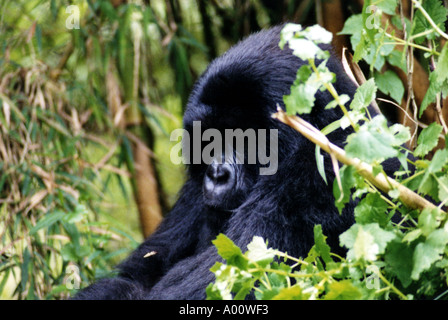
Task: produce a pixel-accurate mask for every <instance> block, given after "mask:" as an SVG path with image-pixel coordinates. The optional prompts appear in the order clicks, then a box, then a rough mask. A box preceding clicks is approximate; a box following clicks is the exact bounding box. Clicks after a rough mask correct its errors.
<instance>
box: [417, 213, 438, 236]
mask: <svg viewBox="0 0 448 320" xmlns="http://www.w3.org/2000/svg"><path fill="white" fill-rule="evenodd" d="M441 219H442V216H441V213H440V210H439V209H437V208H435V209H432V210H431V209H428V208H425V209H423V211H422V212H421V213H420V215H419V216H418V227H419V228H420V230H421V231H422V233H423V235H425V236H429V235H430V234H431V233H432V232H433V231H434V230H436V229H437V228H438V227H439V226H440V223H441Z"/></svg>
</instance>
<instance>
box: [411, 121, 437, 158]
mask: <svg viewBox="0 0 448 320" xmlns="http://www.w3.org/2000/svg"><path fill="white" fill-rule="evenodd" d="M442 129H443V128H442V126H441V125H439V124H437V123H436V122H433V123H431V124H430V125H429V126H428V127H426V128H424V129H423V130H422V132H421V133H420V135H419V136H418V139H417V148H415V151H414V154H415V155H416V156H418V157H424V156H426V155H427V154H428V153H429V152H430V151H431V150H433V149H434V148H435V147H436V146H437V144H438V142H439V135H440V133H441V132H442Z"/></svg>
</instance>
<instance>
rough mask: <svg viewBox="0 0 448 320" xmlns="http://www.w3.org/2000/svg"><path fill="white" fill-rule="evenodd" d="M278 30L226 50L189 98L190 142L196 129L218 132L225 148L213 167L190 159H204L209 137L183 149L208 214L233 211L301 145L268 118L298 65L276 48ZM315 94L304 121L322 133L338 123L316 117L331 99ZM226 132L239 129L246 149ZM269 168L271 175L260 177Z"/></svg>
mask: <svg viewBox="0 0 448 320" xmlns="http://www.w3.org/2000/svg"><path fill="white" fill-rule="evenodd" d="M280 30H281V27H275V28H272V29H270V30H268V31H262V32H261V33H260V34H255V35H252V36H251V37H249V38H247V39H245V40H244V41H243V42H241V43H240V44H237V45H236V46H234V47H233V48H231V49H230V50H228V51H227V52H226V53H225V54H224V55H223V56H221V57H220V58H218V59H216V60H215V61H213V62H212V63H211V64H210V65H209V67H208V68H207V70H206V71H205V72H204V74H203V75H202V76H201V78H200V79H199V80H198V81H197V83H196V84H195V87H194V89H193V91H192V94H191V96H190V99H189V102H188V105H187V108H186V111H185V114H184V128H185V130H186V131H187V132H188V133H189V136H190V137H194V136H195V132H194V131H195V126H196V129H197V130H200V132H201V134H203V133H207V132H209V131H210V130H215V131H216V132H217V133H219V135H220V137H222V138H220V139H219V141H213V142H214V143H216V144H217V145H219V146H220V147H221V146H222V147H221V148H220V149H222V150H224V149H225V150H226V154H224V153H222V154H221V153H219V154H215V155H214V158H213V159H211V161H208V162H207V161H204V159H203V157H201V159H200V160H199V159H198V160H197V161H195V160H194V159H193V157H194V156H198V155H202V156H203V155H204V150H205V149H204V147H205V143H206V141H204V140H207V141H210V140H213V139H209V138H207V139H202V140H200V141H197V140H198V139H195V138H193V139H192V140H191V139H190V146H184V148H185V147H186V149H189V151H188V155H189V157H190V158H189V161H188V163H189V166H188V172H189V179H192V180H194V181H196V183H197V185H198V187H199V185H201V187H200V188H201V190H202V191H203V201H204V204H205V205H206V206H207V207H209V208H213V209H215V210H219V211H234V210H235V209H237V208H238V207H239V206H240V205H241V204H242V203H244V201H245V199H246V198H247V196H248V195H249V194H250V192H251V190H252V189H253V186H254V185H255V184H256V183H257V181H259V179H260V178H263V177H262V176H264V175H273V174H275V173H276V170H277V167H278V164H279V163H281V162H282V161H283V160H284V159H285V158H286V157H287V156H288V155H289V154H291V153H292V152H294V150H295V149H297V148H298V147H300V146H301V145H303V138H301V137H300V135H298V134H297V132H294V131H293V130H292V129H290V128H289V127H287V126H285V125H283V124H282V123H280V122H279V121H278V120H275V119H273V118H272V114H273V113H275V112H276V109H277V107H278V106H283V96H284V95H287V94H289V92H290V86H291V84H292V83H293V82H294V80H295V78H296V72H297V70H298V68H299V67H300V66H301V65H302V64H303V61H301V60H299V59H298V58H297V57H295V56H293V55H292V54H291V51H290V50H289V49H285V50H280V49H279V40H280V37H279V34H280ZM351 89H352V88H351ZM319 94H320V96H321V97H320V100H321V101H322V103H319V105H317V106H316V111H314V112H313V114H312V115H307V116H305V118H306V119H308V120H310V119H309V118H310V117H311V118H314V119H312V123H314V124H315V125H317V126H318V127H321V128H322V127H323V126H324V125H326V124H328V123H329V121H331V120H336V117H334V112H333V111H329V114H330V115H331V114H333V116H332V117H330V118H326V119H322V117H317V116H316V115H317V114H318V113H319V112H321V110H322V109H323V106H325V102H326V101H327V100H328V101H330V100H329V99H330V97H329V95H328V94H326V93H319ZM198 126H200V128H198ZM229 130H234V131H235V132H236V131H237V130H240V131H239V135H238V134H236V135H235V137H234V138H236V139H242V140H243V142H244V146H243V147H240V148H238V145H236V146H235V143H234V142H235V139H233V140H232V139H231V141H228V140H229V139H224V138H227V135H226V133H227V132H228V131H229ZM263 130H264V131H263ZM249 131H250V132H249ZM250 134H252V135H250ZM206 135H207V134H206ZM241 135H243V136H241ZM254 136H255V138H254V139H255V140H251V138H253V137H254ZM215 139H216V137H215ZM198 143H199V144H201V143H202V144H201V145H200V146H198V145H197V144H198ZM194 144H196V146H194ZM229 145H230V147H229ZM255 146H256V147H255ZM226 147H229V149H230V150H231V151H230V152H227V150H229V149H226ZM235 147H236V148H235ZM263 147H264V150H262V148H263ZM195 148H196V149H195ZM188 155H187V157H188ZM266 168H270V170H269V171H268V173H266V172H265V173H263V170H264V169H266ZM260 173H261V174H260Z"/></svg>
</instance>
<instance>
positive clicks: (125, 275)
mask: <svg viewBox="0 0 448 320" xmlns="http://www.w3.org/2000/svg"><path fill="white" fill-rule="evenodd" d="M280 30H281V27H275V28H272V29H269V30H267V31H262V32H259V33H257V34H254V35H252V36H250V37H248V38H247V39H246V40H244V41H242V42H240V43H239V44H237V45H236V46H234V47H233V48H231V49H230V50H229V51H228V52H227V53H225V54H224V55H223V56H222V57H220V58H218V59H217V60H215V61H214V62H212V63H211V64H210V66H209V68H208V69H207V71H206V72H205V73H204V74H203V75H202V77H201V78H200V79H199V80H198V82H197V84H196V85H195V87H194V90H193V92H192V94H191V96H190V100H189V103H188V106H187V109H186V112H185V115H184V126H185V128H186V129H187V130H189V131H191V130H192V122H193V121H202V126H203V127H204V128H208V127H210V128H242V129H243V130H244V129H246V128H255V129H258V128H267V129H278V130H279V141H278V142H279V147H278V152H279V155H278V159H279V167H278V172H277V173H276V174H275V175H272V176H258V177H255V178H254V175H253V174H252V173H251V174H250V177H251V179H249V182H248V183H246V185H245V186H246V187H245V194H246V195H247V198H246V199H245V201H244V203H243V204H242V205H241V206H240V207H239V208H237V209H236V210H235V211H233V212H232V213H229V212H221V211H220V210H216V209H213V208H209V207H207V206H206V205H205V204H204V200H203V195H202V192H201V190H202V187H201V186H202V181H203V176H204V171H205V170H204V166H202V165H190V166H189V167H188V170H189V179H188V181H187V182H186V184H185V186H184V187H183V189H182V191H181V192H180V197H179V200H178V202H177V203H176V204H175V206H174V208H173V209H172V211H171V212H170V214H169V215H168V216H167V217H166V218H165V220H164V221H163V222H162V224H161V225H160V227H159V228H158V230H157V231H156V232H155V234H154V235H152V236H151V237H150V238H149V239H147V240H146V241H145V242H144V243H143V244H142V245H141V246H140V247H139V248H138V249H137V250H136V251H135V252H134V253H133V254H132V255H131V256H130V257H129V258H128V259H127V260H126V261H124V262H123V263H122V264H121V265H120V266H119V271H120V273H119V276H118V277H116V278H112V279H104V280H101V281H99V282H97V283H95V284H93V285H91V286H90V287H88V288H86V289H84V290H82V291H81V292H80V293H79V294H78V295H77V296H76V297H75V299H204V298H205V288H206V287H207V285H208V284H209V283H210V282H212V281H213V280H214V276H213V274H212V273H211V272H210V271H209V269H210V267H211V266H212V265H213V264H214V263H215V262H216V261H219V260H220V259H219V257H218V255H217V253H216V250H215V248H214V247H213V245H212V244H211V241H212V240H213V239H214V238H215V237H216V235H217V234H218V233H220V232H223V233H225V234H226V235H227V236H229V237H230V238H231V239H232V240H233V241H235V243H236V244H237V245H238V246H240V247H242V248H243V250H244V249H245V247H246V245H247V244H248V243H249V242H250V241H251V240H252V238H253V236H261V237H263V238H264V239H266V240H268V241H269V245H270V246H271V247H273V248H277V249H280V250H282V251H287V252H288V254H290V255H293V256H297V257H300V256H301V257H304V256H306V254H307V253H308V251H309V249H310V248H311V246H312V245H313V227H314V225H316V224H321V225H322V228H323V232H324V234H325V235H326V236H328V239H327V240H328V243H329V244H330V245H331V247H332V248H333V250H335V251H338V250H340V248H339V240H338V236H339V235H340V234H341V233H342V232H343V231H345V230H346V229H347V228H349V226H350V225H351V224H352V223H353V222H354V218H353V207H354V203H349V204H348V205H347V206H346V208H345V209H344V210H343V213H342V215H340V214H339V213H338V211H337V209H336V208H335V206H334V197H333V192H332V184H333V180H334V179H333V178H334V173H333V170H332V168H331V163H330V161H329V158H328V156H325V161H326V174H327V178H328V180H329V183H328V185H326V184H325V182H324V181H323V179H322V178H321V176H320V175H319V173H318V171H317V167H316V161H315V155H314V152H315V146H314V145H313V144H312V143H311V142H309V141H308V140H307V139H305V138H304V137H302V136H301V135H300V134H299V133H297V132H296V131H294V130H293V129H291V128H289V127H288V126H286V125H284V124H282V123H281V122H279V121H278V120H276V119H273V118H272V117H271V115H272V114H273V113H275V111H276V108H277V105H280V106H282V107H284V106H283V96H284V95H286V94H288V93H289V91H290V87H291V84H292V83H293V82H294V80H295V78H296V73H297V70H298V69H299V67H300V66H301V65H302V64H303V61H301V60H300V59H298V58H297V57H295V56H293V55H292V54H291V51H290V50H289V49H285V50H281V49H279V47H278V43H279V33H280ZM328 67H329V68H330V70H331V71H332V72H334V73H335V74H336V75H337V82H336V83H335V88H336V90H337V91H338V93H339V94H342V93H346V94H349V95H350V96H353V94H354V92H355V86H354V85H353V84H352V82H351V81H350V80H349V79H348V78H347V77H346V76H345V73H344V71H343V70H342V68H341V65H340V63H339V62H338V61H337V58H336V57H335V55H332V57H331V58H330V60H329V63H328ZM331 100H332V98H331V97H330V95H329V93H328V92H320V91H319V92H318V93H317V96H316V102H315V107H314V109H313V111H312V113H311V114H309V115H304V116H303V117H304V118H305V120H307V121H309V122H310V123H311V124H313V125H314V126H316V127H317V128H319V129H322V128H323V127H325V126H326V125H328V124H330V123H331V122H333V121H335V120H337V119H339V118H340V117H341V116H342V114H341V112H340V111H339V109H331V110H324V107H325V106H326V105H327V103H328V102H330V101H331ZM351 132H352V131H351V130H350V129H347V130H345V131H342V130H338V131H335V132H333V133H332V134H330V135H329V139H330V140H331V141H332V142H333V143H335V144H337V145H339V146H341V145H342V144H343V142H344V141H345V138H346V136H347V135H348V134H350V133H351ZM394 169H396V168H386V170H387V171H392V170H394ZM248 171H250V170H249V169H248ZM251 172H252V171H251ZM152 251H155V252H157V253H156V254H155V255H152V256H150V257H148V258H144V255H145V254H147V253H148V252H152Z"/></svg>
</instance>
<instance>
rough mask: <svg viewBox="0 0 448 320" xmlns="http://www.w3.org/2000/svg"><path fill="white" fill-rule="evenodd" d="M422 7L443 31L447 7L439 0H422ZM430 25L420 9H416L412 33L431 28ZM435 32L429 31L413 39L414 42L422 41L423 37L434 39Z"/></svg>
mask: <svg viewBox="0 0 448 320" xmlns="http://www.w3.org/2000/svg"><path fill="white" fill-rule="evenodd" d="M422 7H423V9H425V11H426V12H427V13H428V14H429V16H430V17H431V19H432V20H433V21H434V23H435V24H436V25H437V26H438V27H439V28H440V29H441V30H442V31H445V21H446V18H447V9H446V8H445V7H444V5H443V3H442V1H440V0H425V1H422ZM431 29H432V26H431V24H430V23H429V21H428V20H427V19H426V18H425V16H424V15H423V13H422V12H421V11H420V10H417V11H416V13H415V16H414V25H413V28H412V35H416V34H419V33H421V32H424V31H426V30H431ZM435 36H436V33H435V32H433V33H430V34H427V35H424V36H421V37H418V38H416V39H415V42H417V43H422V42H423V41H424V40H425V39H434V38H435Z"/></svg>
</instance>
